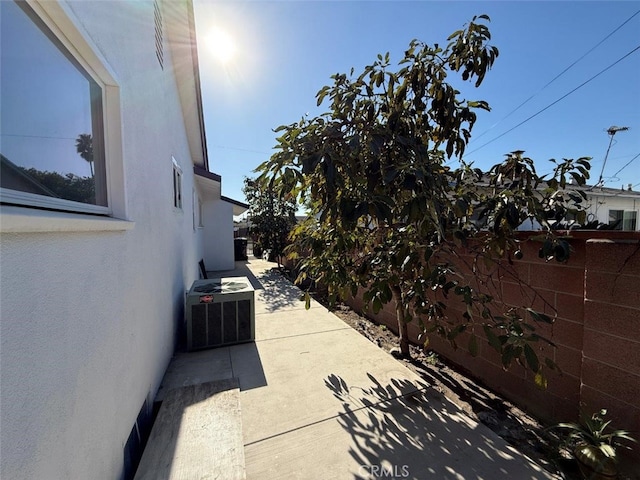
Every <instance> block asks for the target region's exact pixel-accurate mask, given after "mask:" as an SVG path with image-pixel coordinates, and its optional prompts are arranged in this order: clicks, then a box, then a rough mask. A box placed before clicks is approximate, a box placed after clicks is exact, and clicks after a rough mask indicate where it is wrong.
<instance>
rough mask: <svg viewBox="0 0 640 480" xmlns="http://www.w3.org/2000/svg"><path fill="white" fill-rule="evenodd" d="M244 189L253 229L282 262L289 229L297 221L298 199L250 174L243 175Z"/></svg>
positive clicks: (272, 253)
mask: <svg viewBox="0 0 640 480" xmlns="http://www.w3.org/2000/svg"><path fill="white" fill-rule="evenodd" d="M243 191H244V194H245V197H246V199H247V203H248V204H249V212H248V217H249V219H250V221H251V232H252V234H253V235H254V237H255V240H256V241H257V242H258V243H259V244H260V246H261V247H262V248H263V249H265V250H270V251H271V255H273V256H274V258H275V259H276V261H277V262H278V266H280V263H282V255H283V251H284V248H285V246H286V245H287V244H288V236H289V232H290V231H291V228H292V227H293V226H294V225H295V223H296V217H295V213H296V202H295V200H291V199H282V198H280V197H278V196H277V195H276V194H275V192H274V190H273V187H272V186H271V185H269V184H267V185H264V184H261V183H258V182H256V181H255V180H253V179H250V178H245V179H244V188H243Z"/></svg>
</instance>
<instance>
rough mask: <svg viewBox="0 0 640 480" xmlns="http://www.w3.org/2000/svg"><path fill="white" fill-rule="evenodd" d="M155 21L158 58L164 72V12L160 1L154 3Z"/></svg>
mask: <svg viewBox="0 0 640 480" xmlns="http://www.w3.org/2000/svg"><path fill="white" fill-rule="evenodd" d="M153 20H154V23H155V27H156V28H155V32H156V57H157V58H158V62H160V68H162V69H163V70H164V36H163V34H162V11H161V10H160V5H159V4H158V0H156V1H154V2H153Z"/></svg>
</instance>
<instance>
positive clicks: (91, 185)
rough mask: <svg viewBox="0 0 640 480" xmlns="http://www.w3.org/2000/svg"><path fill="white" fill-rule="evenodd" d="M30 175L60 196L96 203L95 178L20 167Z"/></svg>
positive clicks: (66, 198)
mask: <svg viewBox="0 0 640 480" xmlns="http://www.w3.org/2000/svg"><path fill="white" fill-rule="evenodd" d="M18 168H20V169H21V170H22V171H24V172H25V173H26V174H27V175H28V176H29V177H31V178H32V179H33V180H35V181H36V182H38V183H39V184H41V185H43V186H44V187H46V188H47V189H48V190H49V191H51V192H53V193H54V194H55V195H57V196H58V197H60V198H63V199H65V200H72V201H74V202H81V203H90V204H94V203H95V198H96V194H95V181H94V179H93V178H89V177H80V176H78V175H74V174H73V173H66V174H64V175H62V174H60V173H58V172H48V171H42V170H38V169H36V168H29V169H27V168H24V167H18Z"/></svg>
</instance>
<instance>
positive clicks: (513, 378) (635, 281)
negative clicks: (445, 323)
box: [347, 231, 640, 462]
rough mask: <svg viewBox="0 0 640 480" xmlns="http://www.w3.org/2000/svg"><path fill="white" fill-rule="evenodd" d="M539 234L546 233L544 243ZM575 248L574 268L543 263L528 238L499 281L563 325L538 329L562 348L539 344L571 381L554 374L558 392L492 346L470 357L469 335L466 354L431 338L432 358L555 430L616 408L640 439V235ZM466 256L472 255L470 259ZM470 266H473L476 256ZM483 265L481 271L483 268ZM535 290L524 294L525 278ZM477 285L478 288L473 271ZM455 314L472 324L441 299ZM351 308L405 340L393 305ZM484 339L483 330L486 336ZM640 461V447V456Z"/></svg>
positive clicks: (508, 294) (507, 298) (588, 239)
mask: <svg viewBox="0 0 640 480" xmlns="http://www.w3.org/2000/svg"><path fill="white" fill-rule="evenodd" d="M534 235H536V234H534ZM571 237H572V238H571V239H570V240H569V242H570V244H571V247H572V249H573V251H572V253H571V258H570V259H569V261H568V262H567V263H562V264H561V263H557V262H555V261H551V262H546V261H545V260H544V259H540V258H538V254H537V253H538V249H539V247H540V243H539V242H537V241H533V240H527V238H528V235H522V237H521V238H522V240H523V241H522V243H521V250H522V251H523V253H524V257H523V259H522V260H513V266H511V267H507V270H508V271H510V272H511V273H513V274H515V276H514V275H511V274H506V271H507V270H503V274H501V275H498V273H495V274H494V276H493V278H494V280H495V279H498V278H499V282H496V284H497V285H498V287H497V288H498V290H497V291H495V292H493V293H494V298H501V299H502V301H503V302H504V304H505V305H507V306H522V305H525V306H531V307H532V308H534V309H536V310H538V311H540V312H543V313H546V314H547V315H549V316H552V317H553V316H556V315H557V317H556V320H555V322H554V324H553V325H546V324H537V325H536V332H537V333H539V334H540V335H543V336H545V337H547V338H549V339H550V340H552V341H553V342H554V344H555V345H556V346H557V348H556V349H553V348H552V347H550V346H549V345H547V344H544V343H543V342H538V344H537V345H535V348H536V352H537V353H538V356H539V357H540V358H544V356H545V355H546V356H549V357H550V358H551V359H552V360H553V361H555V362H556V363H557V364H558V365H559V367H560V369H561V370H562V373H558V372H555V371H550V370H548V369H547V370H546V371H545V374H546V375H547V376H548V388H547V389H546V390H540V389H539V388H538V387H536V385H535V382H534V380H533V376H534V375H533V374H532V372H531V371H530V370H528V369H526V368H524V367H521V366H519V365H516V364H514V365H512V366H511V368H510V369H509V370H508V371H505V370H504V369H503V367H502V363H501V359H500V357H499V356H498V355H497V353H496V352H495V350H493V349H492V348H491V347H490V346H489V345H488V344H487V343H486V342H483V341H479V342H478V355H477V356H476V357H472V356H471V354H470V353H469V351H468V348H467V346H468V340H469V333H467V332H465V333H463V334H461V335H459V337H458V338H457V339H456V343H457V345H458V348H457V349H453V348H452V347H451V345H450V344H449V342H447V341H446V340H443V339H442V338H440V337H439V336H437V335H435V334H434V335H431V336H430V337H429V347H428V348H429V349H432V350H434V351H436V352H438V354H440V355H442V356H443V357H445V358H446V359H448V360H449V361H451V362H453V363H455V364H457V365H459V366H460V367H462V368H464V369H465V370H466V371H468V372H470V373H471V374H472V375H473V376H474V377H476V378H478V379H480V380H482V381H483V382H484V383H485V384H487V385H488V386H490V387H491V388H493V389H494V390H495V391H497V392H500V393H501V394H503V395H504V396H505V397H507V398H509V399H511V400H512V401H514V402H515V403H516V404H518V405H520V406H521V407H524V408H525V409H527V410H528V411H530V412H532V413H534V414H535V415H537V416H538V417H539V418H542V419H545V420H547V421H548V422H551V423H554V422H560V421H573V420H577V419H578V417H579V414H580V412H581V411H582V412H585V413H589V414H591V413H593V412H595V411H598V410H599V409H601V408H606V409H608V412H609V414H608V417H609V418H610V419H611V420H612V421H613V423H612V424H613V425H614V426H615V428H621V429H626V430H630V431H634V432H638V431H640V406H639V405H638V398H640V236H639V235H638V234H637V233H633V232H611V231H598V232H593V231H592V232H588V231H582V232H580V231H573V232H571ZM460 253H462V252H460ZM467 260H469V261H470V260H471V257H468V258H467ZM480 266H481V265H480ZM518 278H519V279H520V280H521V281H522V282H523V283H524V284H529V285H531V286H532V287H533V290H532V289H529V288H526V287H525V288H523V287H522V284H520V283H519V282H518V280H516V279H518ZM467 279H468V280H469V281H471V282H473V281H474V279H473V276H472V275H471V274H470V272H468V273H467ZM441 300H442V301H444V302H445V303H446V304H447V315H449V316H450V317H452V318H454V319H457V320H460V321H461V320H462V314H463V313H464V312H465V310H466V308H465V306H464V304H463V303H462V302H461V301H460V299H459V298H458V297H457V296H455V295H451V296H449V298H448V299H441ZM347 303H348V304H349V305H350V306H351V307H352V308H354V309H355V310H357V311H361V312H364V313H366V315H367V316H369V317H371V318H373V319H374V320H375V321H377V322H379V323H381V324H384V325H386V326H387V327H389V328H390V329H391V330H393V331H394V332H396V333H397V331H398V327H397V320H396V315H395V310H394V306H393V304H391V303H388V304H386V305H385V306H384V308H383V309H382V310H381V311H380V312H379V313H378V314H377V315H374V314H373V313H372V312H371V311H367V310H366V309H365V306H364V304H363V301H362V292H360V294H359V295H357V296H356V297H355V298H351V299H349V300H348V301H347ZM419 333H420V332H419V329H418V326H417V325H416V324H415V322H414V323H411V324H410V325H409V338H411V339H414V342H415V343H418V341H417V338H418V334H419ZM476 333H477V335H478V336H479V338H484V336H483V333H482V331H481V330H480V331H479V332H476ZM632 456H633V457H634V458H635V460H634V461H636V462H637V461H638V460H639V459H640V447H639V446H638V445H637V444H636V445H634V447H633V452H632Z"/></svg>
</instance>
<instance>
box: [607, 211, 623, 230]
mask: <svg viewBox="0 0 640 480" xmlns="http://www.w3.org/2000/svg"><path fill="white" fill-rule="evenodd" d="M623 219H624V210H609V225H611V226H612V227H614V229H615V230H622V221H623Z"/></svg>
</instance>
